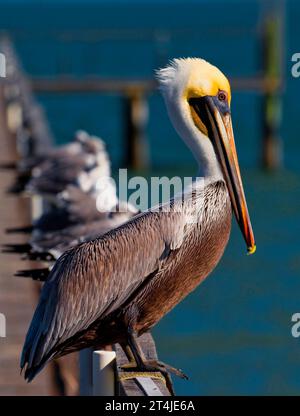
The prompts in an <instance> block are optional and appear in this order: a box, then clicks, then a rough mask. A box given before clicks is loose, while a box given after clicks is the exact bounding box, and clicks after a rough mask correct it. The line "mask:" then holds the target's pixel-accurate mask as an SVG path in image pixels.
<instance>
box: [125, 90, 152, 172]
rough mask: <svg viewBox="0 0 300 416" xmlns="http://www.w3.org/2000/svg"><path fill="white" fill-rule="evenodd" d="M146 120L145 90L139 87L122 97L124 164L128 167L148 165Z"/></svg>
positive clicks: (135, 167) (140, 168) (138, 168)
mask: <svg viewBox="0 0 300 416" xmlns="http://www.w3.org/2000/svg"><path fill="white" fill-rule="evenodd" d="M147 121H148V105H147V100H146V98H145V92H144V91H142V90H141V89H134V90H131V91H129V92H128V93H127V95H126V96H125V97H124V123H125V126H124V127H125V140H126V142H125V151H126V154H125V165H126V166H127V167H129V168H132V169H136V170H143V169H146V168H147V167H148V165H149V156H148V154H149V152H148V145H147V141H146V132H145V130H146V124H147Z"/></svg>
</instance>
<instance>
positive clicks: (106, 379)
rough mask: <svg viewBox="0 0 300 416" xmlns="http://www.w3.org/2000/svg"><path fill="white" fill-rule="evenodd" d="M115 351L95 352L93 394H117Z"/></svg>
mask: <svg viewBox="0 0 300 416" xmlns="http://www.w3.org/2000/svg"><path fill="white" fill-rule="evenodd" d="M115 360H116V353H115V352H114V351H94V352H93V396H114V395H115Z"/></svg>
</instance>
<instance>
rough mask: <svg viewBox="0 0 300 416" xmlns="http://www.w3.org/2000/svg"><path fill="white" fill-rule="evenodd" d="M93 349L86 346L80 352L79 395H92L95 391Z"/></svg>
mask: <svg viewBox="0 0 300 416" xmlns="http://www.w3.org/2000/svg"><path fill="white" fill-rule="evenodd" d="M92 368H93V350H92V348H86V349H84V350H82V351H80V352H79V395H80V396H91V395H92V391H93V374H92Z"/></svg>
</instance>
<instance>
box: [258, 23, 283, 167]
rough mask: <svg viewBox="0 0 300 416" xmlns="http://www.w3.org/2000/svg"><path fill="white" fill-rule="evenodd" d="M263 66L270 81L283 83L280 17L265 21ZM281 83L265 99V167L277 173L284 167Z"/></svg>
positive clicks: (267, 91) (266, 93)
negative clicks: (281, 78)
mask: <svg viewBox="0 0 300 416" xmlns="http://www.w3.org/2000/svg"><path fill="white" fill-rule="evenodd" d="M263 65H264V73H265V78H266V79H278V80H279V78H280V76H281V36H280V22H279V17H278V16H277V17H272V18H270V17H269V18H267V19H266V20H265V25H264V31H263ZM279 84H280V83H279V82H278V85H277V86H275V87H273V88H270V89H266V90H265V93H264V96H263V120H262V127H263V143H262V166H263V168H265V169H268V170H275V169H277V168H279V167H280V166H282V142H281V139H280V136H279V129H280V123H281V96H280V89H279ZM275 85H276V83H275Z"/></svg>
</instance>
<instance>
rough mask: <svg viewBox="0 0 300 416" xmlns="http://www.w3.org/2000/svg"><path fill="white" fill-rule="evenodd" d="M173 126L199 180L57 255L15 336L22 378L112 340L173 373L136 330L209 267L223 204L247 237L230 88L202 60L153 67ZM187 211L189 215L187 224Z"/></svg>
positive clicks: (221, 238) (222, 236)
mask: <svg viewBox="0 0 300 416" xmlns="http://www.w3.org/2000/svg"><path fill="white" fill-rule="evenodd" d="M157 76H158V81H159V84H160V88H161V91H162V93H163V96H164V99H165V102H166V106H167V109H168V113H169V116H170V118H171V121H172V122H173V124H174V127H175V129H176V130H177V132H178V133H179V135H180V136H181V137H182V139H183V140H184V141H185V142H186V144H187V145H188V146H189V147H190V149H191V151H192V152H193V154H194V156H195V157H196V160H197V162H198V164H199V169H200V174H201V175H202V176H203V177H204V185H203V180H200V179H199V178H196V179H195V184H194V185H195V187H192V188H191V189H187V190H186V191H185V195H184V196H185V197H184V198H181V197H179V198H177V197H176V198H174V199H173V200H172V201H171V202H170V204H169V207H170V211H169V212H166V211H165V210H164V209H163V208H164V207H163V206H160V207H158V209H155V210H154V211H153V210H152V211H151V210H149V211H147V212H145V213H142V214H139V215H137V216H136V217H134V218H133V219H131V220H129V221H128V222H126V223H125V224H123V225H121V226H120V227H118V228H116V229H114V230H111V231H109V232H108V233H106V234H104V235H103V236H102V237H100V238H98V239H96V240H93V241H91V242H88V243H83V244H81V245H79V246H77V247H75V248H73V249H71V250H69V251H67V252H66V253H64V254H63V255H62V257H60V258H59V260H58V261H57V262H56V264H55V266H54V268H53V269H52V271H51V273H50V275H49V278H48V280H47V281H46V283H45V285H44V287H43V290H42V293H41V297H40V301H39V304H38V306H37V309H36V311H35V313H34V316H33V319H32V322H31V325H30V328H29V330H28V333H27V337H26V340H25V344H24V348H23V352H22V357H21V368H22V369H23V368H25V378H26V379H27V380H28V381H30V380H32V379H33V378H34V377H35V375H36V374H37V373H38V372H39V371H40V370H41V369H42V368H43V367H44V365H45V364H46V363H47V362H49V361H50V360H52V359H53V358H57V357H60V356H62V355H64V354H67V353H70V352H72V351H76V350H80V349H82V348H86V347H90V346H93V347H96V348H103V347H104V346H105V345H109V344H113V343H120V344H121V345H122V347H123V348H124V349H125V350H126V351H127V354H128V355H131V357H133V358H134V365H135V366H136V368H138V369H139V370H143V371H147V370H149V371H152V370H154V371H157V370H161V371H166V370H168V371H174V372H175V373H176V374H180V372H179V371H178V370H176V369H173V368H172V367H170V366H167V365H165V364H163V363H161V362H147V361H146V359H145V357H144V356H143V354H142V352H141V350H140V347H139V344H138V339H137V337H138V336H139V335H141V334H142V333H144V332H145V331H147V330H149V329H150V328H152V327H153V326H154V325H155V324H156V323H157V322H158V321H159V320H160V319H161V318H162V317H163V316H164V315H165V314H166V313H168V312H169V311H170V310H171V309H172V308H173V307H174V306H175V305H176V304H177V303H178V302H180V301H181V300H182V299H183V298H184V297H185V296H187V295H188V294H189V293H190V292H191V291H192V290H194V289H195V288H196V287H197V286H198V285H199V283H201V282H202V281H203V279H205V277H206V276H207V275H208V274H209V273H210V272H211V271H212V270H213V269H214V267H215V266H216V264H217V263H218V261H219V260H220V258H221V256H222V254H223V252H224V249H225V246H226V244H227V242H228V239H229V234H230V228H231V214H232V210H233V211H234V214H235V216H236V219H237V222H238V224H239V226H240V229H241V231H242V234H243V236H244V239H245V241H246V244H247V248H248V252H249V253H253V252H254V251H255V241H254V235H253V231H252V227H251V222H250V218H249V214H248V209H247V205H246V200H245V195H244V191H243V185H242V180H241V175H240V170H239V166H238V158H237V153H236V149H235V143H234V137H233V130H232V124H231V115H230V101H231V92H230V85H229V82H228V80H227V79H226V77H225V76H224V75H223V73H222V72H221V71H220V70H219V69H218V68H216V67H215V66H212V65H211V64H209V63H208V62H206V61H204V60H202V59H196V58H187V59H175V60H173V61H172V62H171V63H170V65H169V66H167V67H166V68H164V69H161V70H159V71H158V73H157ZM191 218H193V219H194V220H193V221H191Z"/></svg>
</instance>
